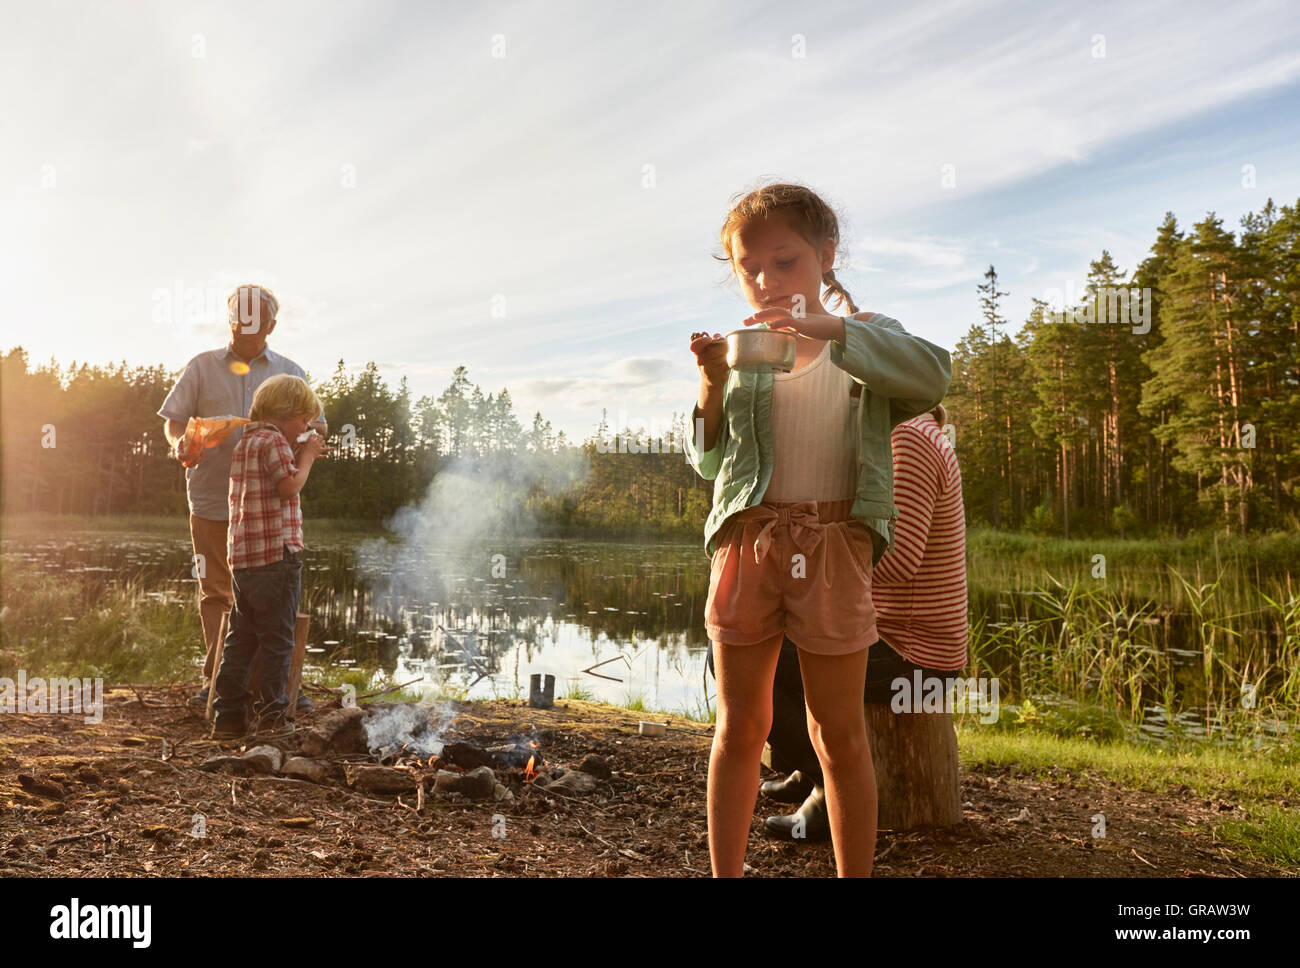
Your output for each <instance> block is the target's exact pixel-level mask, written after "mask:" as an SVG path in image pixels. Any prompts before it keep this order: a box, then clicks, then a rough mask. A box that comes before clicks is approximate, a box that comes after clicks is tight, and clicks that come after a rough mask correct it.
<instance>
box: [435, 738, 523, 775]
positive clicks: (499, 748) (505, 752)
mask: <svg viewBox="0 0 1300 968" xmlns="http://www.w3.org/2000/svg"><path fill="white" fill-rule="evenodd" d="M442 760H443V762H444V763H449V764H451V765H452V766H459V767H463V768H464V769H467V770H472V769H476V768H478V767H480V766H490V767H494V768H496V769H498V770H521V769H523V768H524V766H525V765H526V764H527V763H528V761H529V760H532V761H533V768H534V769H536V768H537V767H539V766H541V765H542V762H543V760H542V754H541V751H540V750H539V749H538V748H537V744H536V743H531V742H518V743H498V744H496V745H495V746H489V747H487V748H486V749H485V748H483V747H481V746H475V745H474V744H473V743H463V742H457V743H447V744H446V745H445V746H443V748H442Z"/></svg>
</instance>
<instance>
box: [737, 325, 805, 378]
mask: <svg viewBox="0 0 1300 968" xmlns="http://www.w3.org/2000/svg"><path fill="white" fill-rule="evenodd" d="M795 338H796V337H795V335H794V333H783V332H779V331H777V330H771V329H736V330H732V331H731V332H730V333H728V334H727V366H729V367H731V368H732V369H733V370H740V371H741V372H742V373H777V372H779V373H789V372H790V371H791V370H793V369H794V357H795V342H794V341H795Z"/></svg>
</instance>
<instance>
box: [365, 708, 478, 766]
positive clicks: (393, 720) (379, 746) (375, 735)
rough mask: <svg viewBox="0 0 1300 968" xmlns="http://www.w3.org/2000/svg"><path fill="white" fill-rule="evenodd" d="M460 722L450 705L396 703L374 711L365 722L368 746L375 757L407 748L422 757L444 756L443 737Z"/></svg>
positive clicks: (371, 711) (372, 710)
mask: <svg viewBox="0 0 1300 968" xmlns="http://www.w3.org/2000/svg"><path fill="white" fill-rule="evenodd" d="M455 718H456V711H455V710H454V709H453V708H452V707H451V706H450V705H449V704H446V703H438V704H436V705H433V706H423V705H419V706H417V705H410V704H408V703H396V704H394V705H391V706H386V707H384V708H382V709H373V708H372V709H371V710H370V711H369V713H368V715H367V716H366V718H365V719H364V720H363V721H362V728H363V729H364V730H365V734H366V746H367V747H368V748H369V749H370V751H371V752H372V753H377V754H379V755H386V754H387V753H390V752H395V751H397V750H399V749H401V748H402V747H403V746H406V747H408V748H409V749H412V750H414V751H416V752H417V753H419V755H421V756H434V755H437V754H439V753H441V752H442V746H443V734H444V733H446V731H447V729H448V728H449V727H450V726H451V724H452V722H453V721H454V720H455Z"/></svg>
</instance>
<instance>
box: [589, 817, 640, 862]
mask: <svg viewBox="0 0 1300 968" xmlns="http://www.w3.org/2000/svg"><path fill="white" fill-rule="evenodd" d="M574 823H576V824H577V825H578V826H579V827H581V828H582V830H583V832H584V833H586V835H587V836H588V837H595V838H596V839H597V840H599V841H600V842H601V843H602V844H604V845H605V846H606V847H608V848H609V849H610V850H614V851H617V852H618V853H620V854H622V855H623V856H624V857H629V858H631V859H632V860H638V861H646V860H649V858H648V857H645V856H643V855H642V854H638V853H637V852H636V851H635V850H628V849H627V848H625V847H620V846H618V845H617V844H611V843H610V842H609V841H608V840H606V839H605V838H604V837H602V836H601V835H600V834H598V833H595V832H593V831H590V830H588V829H587V828H586V827H583V826H582V821H581V820H574Z"/></svg>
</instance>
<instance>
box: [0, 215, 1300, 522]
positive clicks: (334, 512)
mask: <svg viewBox="0 0 1300 968" xmlns="http://www.w3.org/2000/svg"><path fill="white" fill-rule="evenodd" d="M1297 208H1300V206H1297V207H1285V206H1284V207H1282V208H1280V209H1279V208H1276V207H1275V206H1274V205H1273V203H1272V201H1271V200H1270V201H1269V202H1268V203H1267V204H1266V205H1265V206H1264V207H1263V208H1262V210H1261V211H1260V212H1259V213H1258V214H1255V213H1251V214H1249V215H1247V216H1246V217H1244V218H1243V219H1242V221H1241V231H1240V233H1237V234H1234V233H1232V232H1228V231H1226V230H1225V229H1224V228H1223V225H1222V222H1221V221H1220V220H1219V219H1218V218H1216V217H1215V216H1214V214H1213V213H1211V214H1209V215H1208V216H1207V217H1206V218H1205V219H1203V220H1202V221H1201V222H1199V223H1197V224H1196V225H1195V226H1193V228H1192V230H1191V232H1190V233H1184V232H1183V231H1182V230H1181V229H1179V227H1178V223H1177V221H1176V220H1175V218H1174V216H1173V215H1172V214H1170V215H1167V216H1166V218H1165V221H1164V224H1162V225H1161V226H1160V228H1159V230H1158V231H1157V234H1156V240H1155V243H1154V245H1153V246H1152V248H1151V252H1150V255H1149V256H1148V257H1147V258H1146V259H1144V260H1143V261H1142V263H1141V264H1140V265H1139V266H1137V268H1136V269H1134V270H1133V271H1132V272H1131V273H1125V272H1124V271H1123V270H1122V269H1121V268H1120V267H1118V266H1117V265H1115V263H1114V261H1113V259H1112V258H1111V256H1110V254H1109V253H1108V252H1104V251H1103V252H1102V254H1101V257H1100V258H1098V259H1097V260H1096V261H1095V262H1093V263H1092V265H1091V270H1090V272H1089V276H1088V279H1087V281H1086V283H1084V284H1082V285H1081V286H1080V290H1081V292H1080V294H1078V296H1077V297H1076V295H1075V294H1073V293H1071V292H1069V291H1068V289H1067V291H1066V292H1065V293H1062V294H1061V306H1060V307H1055V306H1053V305H1051V304H1050V303H1049V302H1048V301H1047V300H1039V299H1036V300H1034V302H1033V309H1032V311H1031V313H1030V314H1029V318H1028V319H1027V320H1025V322H1024V323H1023V325H1022V326H1021V327H1020V329H1019V331H1018V332H1016V333H1015V335H1014V336H1013V335H1011V334H1010V333H1009V328H1010V327H1009V324H1008V322H1007V320H1006V319H1005V318H1004V317H1003V315H1002V312H1001V305H1002V300H1003V299H1004V298H1005V297H1006V296H1007V295H1008V293H1006V292H1004V291H1002V290H1000V289H999V288H998V286H999V282H998V277H997V273H996V270H995V269H994V268H993V267H992V266H990V267H989V271H988V273H987V274H986V277H985V281H984V283H983V284H982V285H980V286H979V293H978V295H979V299H980V306H981V310H982V313H981V315H982V320H981V322H979V323H977V324H976V325H974V326H972V327H971V329H970V331H969V332H968V333H967V334H966V336H965V337H964V338H963V339H962V340H961V341H960V343H959V344H958V346H957V348H956V351H955V352H954V354H953V382H952V387H951V389H950V391H949V394H948V398H947V400H946V401H945V403H946V405H947V407H948V410H949V419H950V421H951V422H952V424H953V426H954V429H955V431H956V441H957V451H958V455H959V457H960V459H961V465H962V477H963V484H964V488H965V498H966V508H967V516H968V518H969V520H970V521H971V522H972V523H985V524H988V525H991V526H993V527H996V528H1000V529H1005V530H1012V529H1016V530H1020V529H1023V530H1028V531H1032V532H1036V533H1040V534H1061V535H1064V536H1066V537H1068V536H1070V535H1071V534H1073V535H1074V536H1076V537H1078V536H1084V535H1094V534H1118V535H1121V536H1124V535H1128V534H1131V533H1135V532H1136V533H1146V534H1152V533H1185V532H1187V531H1191V530H1197V529H1203V528H1214V529H1219V530H1222V529H1227V530H1231V531H1237V532H1245V531H1265V530H1272V529H1278V528H1289V529H1296V528H1297V525H1298V521H1297V518H1298V510H1300V508H1298V505H1300V490H1298V489H1300V435H1298V434H1297V433H1295V430H1294V428H1296V427H1297V426H1300V338H1298V331H1300V218H1298V216H1297ZM1148 293H1149V296H1150V298H1149V299H1148V298H1147V295H1146V294H1148ZM175 379H176V374H174V373H168V372H167V371H165V370H164V369H163V368H162V367H135V368H130V367H128V366H127V365H126V364H125V363H122V364H117V365H113V366H88V365H86V364H80V365H78V364H75V363H74V364H72V365H71V366H69V367H67V368H66V369H65V368H61V367H60V366H59V365H58V364H56V363H54V362H53V361H51V362H50V363H48V364H45V365H41V366H36V367H34V368H33V367H32V366H30V364H29V362H28V359H27V355H26V353H25V352H23V350H22V349H21V348H18V349H13V350H11V351H9V352H8V353H7V354H6V355H4V356H3V357H0V463H2V465H3V477H2V478H0V486H2V487H3V492H2V497H3V510H4V511H5V512H6V513H15V512H27V511H52V512H56V513H79V514H115V513H117V514H120V513H146V514H147V513H177V514H180V513H184V511H185V486H184V473H183V471H182V470H181V468H180V466H179V465H178V464H177V463H176V462H175V461H174V460H172V459H171V457H170V455H169V453H168V448H167V444H166V442H165V440H164V438H163V435H162V431H161V421H160V420H159V418H158V417H157V416H156V413H155V411H156V410H157V409H158V407H159V406H160V405H161V402H162V400H163V398H164V397H165V396H166V394H167V391H168V390H169V389H170V388H171V386H172V384H173V383H174V382H175ZM316 389H317V392H318V393H319V394H320V395H321V397H322V400H323V401H324V403H325V410H326V415H327V417H328V419H329V422H330V430H331V443H333V444H335V445H338V446H337V449H336V451H335V453H334V455H333V457H332V458H331V459H330V460H326V461H322V462H321V463H319V464H317V466H316V468H315V469H313V471H312V478H311V482H310V483H309V485H308V489H307V492H306V494H307V499H308V501H309V506H310V514H311V515H312V516H313V517H334V518H354V519H367V520H374V521H379V520H383V519H385V518H387V517H388V516H389V515H391V514H392V513H393V512H395V511H396V510H397V509H398V508H400V507H402V506H404V505H407V504H411V503H414V502H416V501H418V500H419V498H420V497H421V495H423V494H424V493H425V490H426V489H427V487H428V485H429V483H430V482H431V481H432V480H433V479H434V478H435V477H436V476H437V475H438V474H440V473H443V472H444V471H446V470H447V469H448V468H449V467H451V466H453V465H455V464H457V463H460V464H467V465H469V466H471V467H473V468H476V469H477V470H479V471H480V472H484V471H485V472H487V473H489V474H491V475H494V476H493V479H498V478H502V477H510V476H511V475H514V476H515V479H516V480H517V481H518V482H519V484H520V486H521V487H524V488H526V489H527V492H528V493H527V498H528V505H529V509H530V510H532V511H536V512H540V515H539V516H540V517H541V518H542V520H543V523H546V524H549V525H550V526H551V530H552V532H553V533H556V534H582V533H590V534H600V533H615V532H618V533H627V532H632V531H656V532H671V533H679V534H682V535H698V534H699V533H700V531H701V529H702V527H703V523H704V518H705V516H706V515H707V513H708V510H709V505H710V501H711V494H712V484H711V482H706V481H701V480H700V479H699V478H698V477H697V476H696V475H695V474H694V472H693V471H692V470H691V468H690V467H689V465H688V464H687V463H686V461H685V459H684V457H683V455H682V453H681V448H682V441H683V440H684V439H685V435H686V434H687V433H688V432H689V428H688V427H687V424H686V418H685V416H684V415H683V414H677V415H675V416H674V417H673V418H672V420H671V421H670V422H669V424H668V425H667V426H665V427H663V428H659V429H657V430H656V431H655V433H654V435H653V437H652V438H651V437H649V435H648V434H647V433H646V432H644V431H642V432H630V431H628V429H627V428H623V427H611V426H610V425H609V423H608V419H607V416H606V415H605V414H603V413H602V415H601V420H600V423H599V425H597V426H596V427H595V428H594V429H593V432H592V434H591V435H590V436H589V437H588V438H586V439H585V440H582V441H570V440H568V439H566V437H565V435H564V433H563V432H556V431H554V429H553V428H552V426H551V424H550V422H549V421H547V420H545V419H544V418H543V417H542V415H541V413H535V414H534V415H533V417H532V420H531V421H529V422H528V423H526V424H525V423H521V422H520V421H519V419H518V418H517V416H516V414H515V410H514V405H513V402H512V400H511V398H510V393H509V391H508V390H506V389H504V388H503V389H501V390H500V391H498V392H496V393H490V392H489V393H485V392H484V391H483V389H482V388H481V387H479V386H478V385H476V384H474V383H472V382H471V381H470V379H469V374H468V372H467V371H466V369H465V368H464V367H459V368H457V369H456V370H455V371H454V373H453V374H452V379H451V383H450V384H449V385H448V386H447V388H446V389H445V390H443V392H442V393H440V394H438V395H437V396H422V397H420V398H419V399H415V400H413V399H412V397H411V393H410V390H409V388H408V386H407V383H406V380H405V379H404V378H403V379H402V380H401V381H400V382H399V383H398V385H397V387H396V388H393V387H390V386H389V385H388V384H387V383H386V382H385V381H384V379H383V378H382V377H381V376H380V374H379V372H378V368H377V367H376V366H375V364H374V363H369V364H367V365H366V366H365V367H364V368H363V369H362V370H361V371H360V372H359V373H355V374H350V373H348V371H347V370H346V368H345V366H344V364H343V362H342V361H339V364H338V368H337V369H336V370H335V372H334V373H333V375H332V376H331V377H330V378H329V379H328V380H327V381H325V382H324V383H320V384H317V385H316ZM575 468H580V469H581V471H580V473H579V472H576V471H575Z"/></svg>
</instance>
